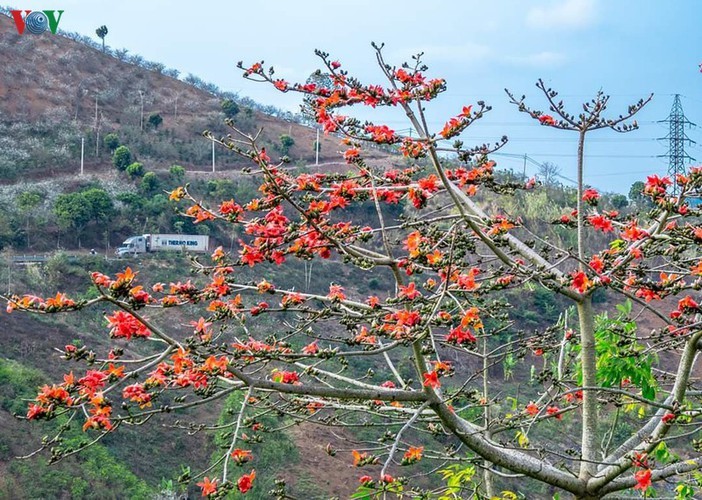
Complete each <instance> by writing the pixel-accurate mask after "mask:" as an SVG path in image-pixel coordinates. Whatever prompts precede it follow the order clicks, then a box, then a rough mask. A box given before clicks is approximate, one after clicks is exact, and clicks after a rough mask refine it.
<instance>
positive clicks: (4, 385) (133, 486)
mask: <svg viewBox="0 0 702 500" xmlns="http://www.w3.org/2000/svg"><path fill="white" fill-rule="evenodd" d="M44 383H46V377H45V376H44V375H43V374H42V373H41V372H39V371H38V370H33V369H30V368H27V367H24V366H22V365H20V364H19V363H16V362H14V361H10V360H6V359H1V358H0V408H2V410H5V411H9V412H11V413H19V414H24V413H25V412H26V410H27V408H26V400H27V399H31V398H33V397H34V396H35V395H36V393H35V391H36V388H37V387H39V386H41V385H42V384H44ZM64 423H65V422H64ZM48 425H49V424H46V425H45V427H46V426H48ZM52 430H53V431H54V432H55V431H56V430H55V429H52ZM65 436H66V437H65V440H66V443H67V444H69V445H72V446H78V445H79V444H80V443H81V442H82V441H83V440H84V434H83V433H82V432H81V431H80V430H79V429H77V428H72V429H70V430H69V431H68V432H67V434H66V435H65ZM9 437H10V436H8V435H7V431H6V430H5V429H1V428H0V441H4V440H5V439H8V438H9ZM7 471H8V472H9V474H7V475H5V477H1V478H0V497H1V498H67V496H66V495H67V494H68V495H70V498H73V499H85V500H88V499H95V500H98V499H118V498H134V499H148V498H151V495H152V492H151V489H150V488H149V487H148V486H147V485H146V484H145V483H144V482H143V481H141V480H140V479H139V478H137V477H136V476H135V475H134V474H133V473H132V472H131V471H129V469H128V468H127V467H126V466H125V465H124V464H123V463H121V462H119V461H117V460H116V459H115V458H114V457H113V456H112V455H111V454H110V453H109V451H108V450H107V449H106V448H105V447H104V446H103V445H101V444H96V445H93V446H90V447H88V448H87V449H86V450H84V452H83V453H82V454H81V456H80V457H79V458H78V459H68V460H67V461H66V462H60V463H58V464H57V465H51V466H49V465H47V463H46V462H45V461H44V460H42V459H40V458H39V457H34V458H32V459H30V460H17V459H15V460H12V461H10V462H8V464H7Z"/></svg>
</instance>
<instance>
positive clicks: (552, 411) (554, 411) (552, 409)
mask: <svg viewBox="0 0 702 500" xmlns="http://www.w3.org/2000/svg"><path fill="white" fill-rule="evenodd" d="M560 411H561V409H560V408H559V407H558V406H549V407H548V408H546V415H548V416H551V415H555V417H556V420H561V419H562V418H563V414H562V413H560Z"/></svg>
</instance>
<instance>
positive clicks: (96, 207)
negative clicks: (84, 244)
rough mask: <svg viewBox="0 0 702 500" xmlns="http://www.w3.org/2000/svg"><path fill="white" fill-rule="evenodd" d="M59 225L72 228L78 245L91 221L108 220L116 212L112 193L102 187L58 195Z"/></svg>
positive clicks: (55, 203)
mask: <svg viewBox="0 0 702 500" xmlns="http://www.w3.org/2000/svg"><path fill="white" fill-rule="evenodd" d="M53 212H54V215H55V216H56V219H57V221H58V224H59V227H61V229H63V230H72V231H73V232H74V234H75V236H76V241H77V242H78V246H79V247H80V246H81V237H82V235H83V232H84V230H85V229H86V227H87V226H88V224H89V223H90V222H95V223H96V224H101V223H105V222H107V221H108V220H109V219H110V218H111V217H112V216H113V215H114V212H115V209H114V204H113V203H112V198H111V197H110V195H109V194H108V193H107V192H106V191H105V190H104V189H101V188H90V189H87V190H85V191H79V192H76V193H65V194H61V195H59V196H57V197H56V201H55V202H54V207H53Z"/></svg>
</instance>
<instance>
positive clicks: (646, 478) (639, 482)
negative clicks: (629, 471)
mask: <svg viewBox="0 0 702 500" xmlns="http://www.w3.org/2000/svg"><path fill="white" fill-rule="evenodd" d="M634 479H636V486H634V489H635V490H641V491H646V490H647V489H648V487H649V486H651V469H645V470H640V471H638V472H637V473H636V474H634Z"/></svg>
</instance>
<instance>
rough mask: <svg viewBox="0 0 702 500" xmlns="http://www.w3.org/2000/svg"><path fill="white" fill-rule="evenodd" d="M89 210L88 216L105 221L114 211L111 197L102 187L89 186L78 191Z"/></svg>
mask: <svg viewBox="0 0 702 500" xmlns="http://www.w3.org/2000/svg"><path fill="white" fill-rule="evenodd" d="M78 194H80V195H82V201H83V203H85V204H86V205H87V207H88V209H89V211H90V218H91V219H93V220H94V221H95V222H107V221H108V220H109V219H110V218H111V217H112V216H113V215H114V213H115V207H114V204H113V203H112V198H111V197H110V195H109V194H108V193H107V191H105V190H104V189H100V188H90V189H87V190H85V191H82V192H80V193H78Z"/></svg>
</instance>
